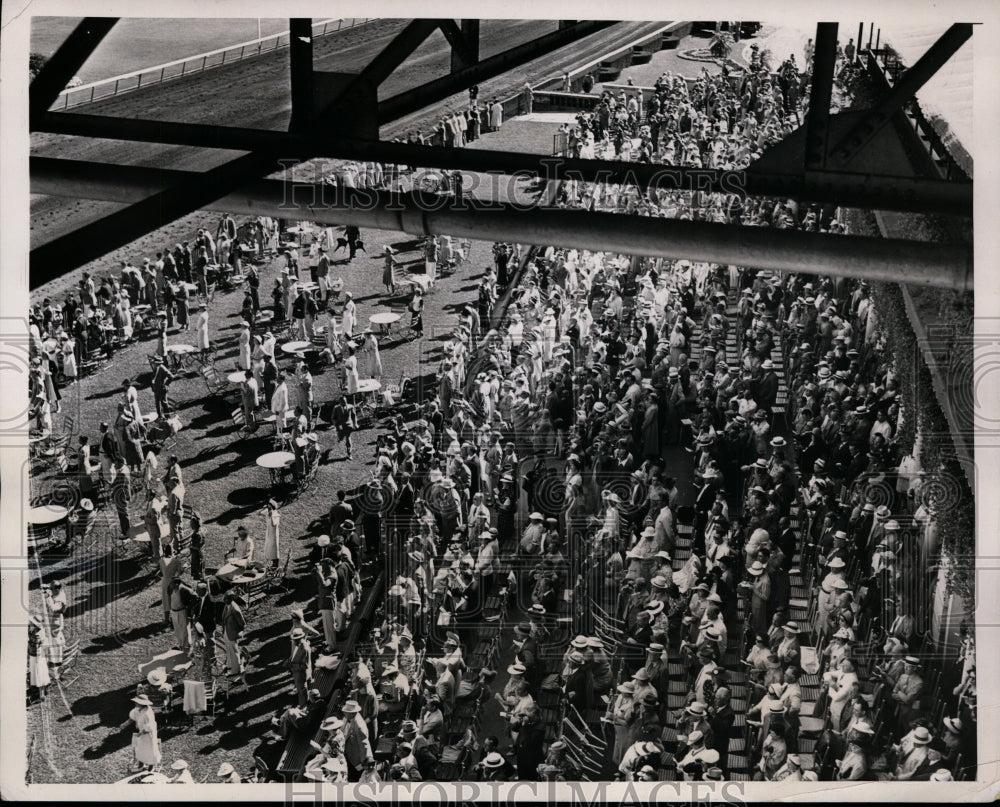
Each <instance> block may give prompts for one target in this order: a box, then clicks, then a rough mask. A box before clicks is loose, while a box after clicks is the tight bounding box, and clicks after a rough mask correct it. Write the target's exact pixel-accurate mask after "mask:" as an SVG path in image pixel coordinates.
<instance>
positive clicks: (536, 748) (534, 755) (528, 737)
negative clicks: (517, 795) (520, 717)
mask: <svg viewBox="0 0 1000 807" xmlns="http://www.w3.org/2000/svg"><path fill="white" fill-rule="evenodd" d="M544 742H545V730H544V729H543V728H542V727H541V726H540V725H539V724H538V721H537V719H536V718H534V717H530V718H525V720H524V721H523V722H522V723H521V728H520V730H519V731H518V732H517V739H516V740H514V760H515V762H516V764H517V778H518V780H519V781H522V782H533V781H535V780H537V779H538V766H539V765H540V764H541V763H542V762H543V761H544V759H545V751H544V750H543V749H542V744H543V743H544Z"/></svg>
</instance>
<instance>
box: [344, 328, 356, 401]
mask: <svg viewBox="0 0 1000 807" xmlns="http://www.w3.org/2000/svg"><path fill="white" fill-rule="evenodd" d="M354 353H355V348H354V343H353V342H348V343H347V356H346V358H345V359H344V375H345V376H346V378H347V394H348V395H350V396H351V399H352V400H353V399H354V396H355V395H357V394H358V357H357V356H355V355H354Z"/></svg>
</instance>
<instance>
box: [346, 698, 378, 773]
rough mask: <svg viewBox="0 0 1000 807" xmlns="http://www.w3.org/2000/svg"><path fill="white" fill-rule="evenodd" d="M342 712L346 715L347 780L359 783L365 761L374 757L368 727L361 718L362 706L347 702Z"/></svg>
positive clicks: (354, 702) (351, 701)
mask: <svg viewBox="0 0 1000 807" xmlns="http://www.w3.org/2000/svg"><path fill="white" fill-rule="evenodd" d="M341 711H342V712H343V713H344V757H345V758H346V759H347V778H348V779H349V780H350V781H352V782H357V781H358V779H360V778H361V771H362V769H363V767H364V763H365V760H366V759H368V758H369V757H371V756H373V755H372V746H371V741H370V740H369V737H368V726H367V725H366V724H365V721H364V720H363V719H362V717H361V704H359V703H358V702H357V701H354V700H350V701H347V702H346V703H345V704H344V705H343V707H342V709H341Z"/></svg>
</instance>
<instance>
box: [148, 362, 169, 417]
mask: <svg viewBox="0 0 1000 807" xmlns="http://www.w3.org/2000/svg"><path fill="white" fill-rule="evenodd" d="M153 366H154V368H153V380H152V382H151V386H152V388H153V401H154V403H155V404H156V415H157V417H158V418H160V419H162V418H164V417H166V416H167V414H168V413H169V412H170V403H169V401H168V400H167V388H168V386H169V385H170V382H171V381H173V379H174V374H173V373H171V372H170V370H168V369H167V366H166V365H165V364H164V363H163V358H162V357H161V356H154V357H153Z"/></svg>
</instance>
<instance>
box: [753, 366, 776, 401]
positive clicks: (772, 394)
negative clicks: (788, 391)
mask: <svg viewBox="0 0 1000 807" xmlns="http://www.w3.org/2000/svg"><path fill="white" fill-rule="evenodd" d="M760 367H761V370H763V371H764V375H763V376H761V378H760V381H758V382H757V395H756V401H757V406H758V407H760V409H761V410H763V411H764V412H767V413H768V414H770V412H771V407H773V406H774V402H775V401H776V400H777V398H778V375H777V373H775V372H774V362H773V361H771V360H770V359H764V361H763V363H762V364H761V365H760Z"/></svg>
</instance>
